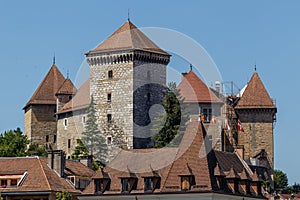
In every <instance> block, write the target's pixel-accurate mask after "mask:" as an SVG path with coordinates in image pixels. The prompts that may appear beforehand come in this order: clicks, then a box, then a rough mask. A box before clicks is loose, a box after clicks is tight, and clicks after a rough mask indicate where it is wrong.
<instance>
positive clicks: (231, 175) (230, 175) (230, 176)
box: [226, 166, 240, 179]
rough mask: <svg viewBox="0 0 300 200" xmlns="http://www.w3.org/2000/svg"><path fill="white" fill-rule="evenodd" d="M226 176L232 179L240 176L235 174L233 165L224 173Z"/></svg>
mask: <svg viewBox="0 0 300 200" xmlns="http://www.w3.org/2000/svg"><path fill="white" fill-rule="evenodd" d="M226 178H227V179H234V178H240V177H239V176H238V175H237V173H236V171H235V170H234V167H233V166H231V167H230V170H229V171H228V172H227V174H226Z"/></svg>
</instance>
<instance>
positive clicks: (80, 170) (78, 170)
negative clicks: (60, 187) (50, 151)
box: [65, 160, 95, 177]
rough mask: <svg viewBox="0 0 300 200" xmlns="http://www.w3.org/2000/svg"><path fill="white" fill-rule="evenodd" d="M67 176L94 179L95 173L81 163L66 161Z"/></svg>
mask: <svg viewBox="0 0 300 200" xmlns="http://www.w3.org/2000/svg"><path fill="white" fill-rule="evenodd" d="M65 172H66V174H69V175H71V174H72V175H76V176H82V177H92V176H93V175H94V174H95V172H94V171H93V170H92V169H90V168H88V167H87V166H85V165H84V164H82V163H81V162H79V161H73V160H66V169H65Z"/></svg>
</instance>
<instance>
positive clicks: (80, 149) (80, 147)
mask: <svg viewBox="0 0 300 200" xmlns="http://www.w3.org/2000/svg"><path fill="white" fill-rule="evenodd" d="M76 141H77V146H76V147H75V150H74V153H73V154H72V155H71V159H72V160H77V159H79V158H83V157H87V156H88V155H89V150H88V149H87V147H86V146H85V145H84V143H83V142H82V140H81V139H77V140H76Z"/></svg>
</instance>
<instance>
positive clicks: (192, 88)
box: [177, 70, 222, 103]
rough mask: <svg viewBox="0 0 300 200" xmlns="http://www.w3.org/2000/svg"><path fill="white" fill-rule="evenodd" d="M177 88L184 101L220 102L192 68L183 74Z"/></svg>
mask: <svg viewBox="0 0 300 200" xmlns="http://www.w3.org/2000/svg"><path fill="white" fill-rule="evenodd" d="M177 89H179V90H180V94H181V96H182V97H183V98H184V102H188V103H196V102H201V103H222V101H221V100H220V99H219V98H218V97H217V96H216V95H215V94H214V92H212V91H211V90H210V89H209V88H208V87H207V85H206V84H205V83H204V82H203V81H202V80H201V79H200V78H199V77H198V76H197V75H196V74H195V72H194V71H193V70H190V71H189V72H188V73H187V74H183V77H182V81H181V82H180V83H179V85H178V87H177Z"/></svg>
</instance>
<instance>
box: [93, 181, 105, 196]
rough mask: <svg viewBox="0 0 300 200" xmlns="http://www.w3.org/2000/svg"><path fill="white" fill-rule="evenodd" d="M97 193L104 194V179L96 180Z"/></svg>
mask: <svg viewBox="0 0 300 200" xmlns="http://www.w3.org/2000/svg"><path fill="white" fill-rule="evenodd" d="M94 182H95V193H102V192H103V190H104V185H103V179H95V181H94Z"/></svg>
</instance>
